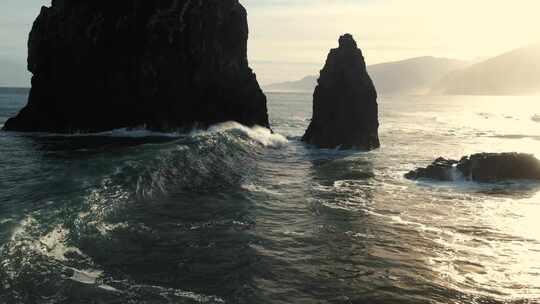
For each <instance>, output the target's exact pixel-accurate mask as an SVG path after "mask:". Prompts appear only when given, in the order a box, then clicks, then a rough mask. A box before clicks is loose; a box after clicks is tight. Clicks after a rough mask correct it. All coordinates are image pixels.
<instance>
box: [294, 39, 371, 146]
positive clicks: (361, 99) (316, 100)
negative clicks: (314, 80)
mask: <svg viewBox="0 0 540 304" xmlns="http://www.w3.org/2000/svg"><path fill="white" fill-rule="evenodd" d="M378 129H379V120H378V105H377V92H376V90H375V86H374V85H373V82H372V81H371V78H370V77H369V75H368V73H367V70H366V63H365V61H364V57H363V55H362V51H360V49H358V47H357V45H356V42H355V41H354V39H353V37H352V36H351V35H349V34H346V35H343V36H341V37H340V39H339V48H337V49H333V50H331V51H330V54H329V55H328V59H327V60H326V65H325V66H324V68H323V70H322V71H321V75H320V78H319V81H318V86H317V87H316V88H315V93H314V95H313V119H312V121H311V125H310V126H309V128H308V130H307V131H306V134H305V135H304V137H303V140H304V141H305V142H307V143H309V144H313V145H315V146H317V147H320V148H336V147H341V148H344V149H348V148H358V149H363V150H371V149H375V148H378V147H379V146H380V143H379V136H378Z"/></svg>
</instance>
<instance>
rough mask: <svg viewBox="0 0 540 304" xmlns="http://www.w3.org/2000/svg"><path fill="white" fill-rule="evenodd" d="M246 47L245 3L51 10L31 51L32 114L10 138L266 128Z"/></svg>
mask: <svg viewBox="0 0 540 304" xmlns="http://www.w3.org/2000/svg"><path fill="white" fill-rule="evenodd" d="M247 39H248V24H247V13H246V11H245V9H244V8H243V7H242V6H241V5H240V3H239V2H238V0H206V1H194V0H163V1H141V0H122V1H102V0H101V1H76V0H64V1H60V0H53V1H52V5H51V7H43V8H42V9H41V13H40V14H39V16H38V17H37V19H36V20H35V22H34V25H33V28H32V31H31V33H30V37H29V41H28V47H29V49H28V69H29V71H30V72H32V74H33V77H32V89H31V92H30V96H29V102H28V105H27V106H26V107H25V108H24V109H23V110H22V111H21V112H20V113H19V114H18V115H17V116H16V117H14V118H12V119H10V120H9V121H8V122H7V123H6V124H5V127H4V128H5V129H6V130H15V131H49V132H51V131H52V132H63V133H69V132H79V131H82V132H95V131H105V130H110V129H115V128H122V127H135V126H146V127H148V128H150V129H155V130H168V129H178V128H192V127H207V126H209V125H211V124H214V123H219V122H224V121H237V122H239V123H242V124H244V125H248V126H252V125H261V126H264V127H269V123H268V115H267V108H266V97H265V95H264V94H263V92H262V91H261V89H260V87H259V84H258V82H257V80H256V77H255V75H254V73H253V72H252V70H251V69H250V68H249V66H248V60H247V55H246V53H247Z"/></svg>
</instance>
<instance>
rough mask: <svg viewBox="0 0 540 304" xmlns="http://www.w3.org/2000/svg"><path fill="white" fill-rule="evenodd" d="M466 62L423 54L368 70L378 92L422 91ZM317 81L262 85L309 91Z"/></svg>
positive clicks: (280, 89)
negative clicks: (423, 55)
mask: <svg viewBox="0 0 540 304" xmlns="http://www.w3.org/2000/svg"><path fill="white" fill-rule="evenodd" d="M468 65H469V63H468V62H466V61H460V60H454V59H447V58H436V57H429V56H425V57H416V58H411V59H407V60H401V61H395V62H388V63H381V64H375V65H370V66H368V72H369V74H370V76H371V78H372V79H373V82H374V83H375V85H376V87H377V90H378V92H379V93H382V94H398V93H399V94H422V93H426V92H429V91H430V90H431V88H432V87H433V86H434V85H435V84H436V83H438V82H439V81H440V80H441V79H442V78H443V77H444V76H446V75H447V74H448V73H450V72H451V71H455V70H458V69H462V68H464V67H467V66H468ZM316 84H317V76H306V77H304V78H303V79H301V80H298V81H288V82H282V83H276V84H271V85H268V86H265V87H264V88H265V89H266V90H268V91H306V92H309V91H313V89H314V88H315V86H316Z"/></svg>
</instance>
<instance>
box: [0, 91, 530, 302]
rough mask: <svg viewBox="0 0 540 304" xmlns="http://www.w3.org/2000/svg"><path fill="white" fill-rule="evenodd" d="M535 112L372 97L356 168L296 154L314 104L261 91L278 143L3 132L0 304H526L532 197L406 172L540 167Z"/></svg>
mask: <svg viewBox="0 0 540 304" xmlns="http://www.w3.org/2000/svg"><path fill="white" fill-rule="evenodd" d="M25 100H26V96H25V94H20V93H13V92H5V91H0V124H3V123H4V122H5V120H6V118H7V117H9V116H11V115H13V114H14V113H16V112H17V111H18V109H19V108H20V107H22V106H23V105H24V102H25ZM537 104H538V103H537V102H536V101H534V99H533V98H525V97H520V98H516V97H505V98H487V97H486V98H484V97H399V98H398V97H383V98H382V100H381V113H382V117H381V121H382V129H381V139H382V141H383V147H382V148H381V149H380V150H377V151H373V152H369V153H362V152H356V151H341V152H339V151H333V150H318V149H313V148H310V147H307V146H305V145H304V144H302V143H301V142H300V141H299V138H300V136H301V135H302V133H303V131H304V130H305V127H306V126H307V123H308V122H309V121H308V119H309V117H310V116H311V113H310V111H311V96H310V95H309V94H281V93H271V94H269V107H270V112H271V113H270V114H271V117H272V125H273V128H274V130H275V131H276V133H277V134H271V133H270V132H269V131H268V130H264V129H260V128H255V129H249V128H245V127H243V126H240V125H237V124H234V123H226V124H222V125H219V126H216V127H214V128H212V129H210V130H208V131H193V132H192V133H190V134H175V133H169V134H160V133H151V132H148V131H144V130H115V131H111V132H106V133H101V134H85V135H82V134H81V135H70V136H63V135H57V134H19V133H9V132H2V133H0V246H1V249H0V303H536V302H537V300H538V299H540V224H538V223H539V222H538V220H537V219H538V216H540V200H539V196H538V195H537V192H538V190H540V187H539V185H537V184H534V183H527V182H520V183H517V182H516V183H505V184H495V185H482V184H472V183H465V182H462V183H455V184H445V183H430V182H420V183H415V182H410V181H407V180H405V179H404V178H403V173H405V172H407V170H410V169H412V168H414V167H417V166H423V165H425V164H426V163H429V162H431V161H432V160H433V159H434V158H436V157H438V156H440V155H443V156H448V157H459V156H461V155H463V154H468V153H473V152H480V151H495V152H496V151H518V152H530V153H538V152H540V141H538V138H540V136H539V135H540V128H539V125H538V124H537V123H536V122H535V121H534V119H533V118H534V115H535V114H538V113H540V108H539V105H537ZM96 119H99V117H96Z"/></svg>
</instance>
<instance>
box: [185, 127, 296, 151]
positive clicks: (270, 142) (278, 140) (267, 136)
mask: <svg viewBox="0 0 540 304" xmlns="http://www.w3.org/2000/svg"><path fill="white" fill-rule="evenodd" d="M229 130H238V131H240V132H242V133H243V134H245V135H247V136H248V137H249V138H251V139H253V140H255V141H257V142H258V143H260V144H262V145H263V146H265V147H270V148H281V147H283V146H285V145H287V143H288V142H289V141H288V140H287V138H285V136H283V135H281V134H277V133H272V131H270V130H269V129H267V128H263V127H260V126H254V127H251V128H250V127H246V126H244V125H241V124H239V123H237V122H225V123H221V124H217V125H214V126H212V127H210V128H209V129H208V131H206V132H211V133H213V132H223V131H229ZM196 132H198V131H196Z"/></svg>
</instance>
